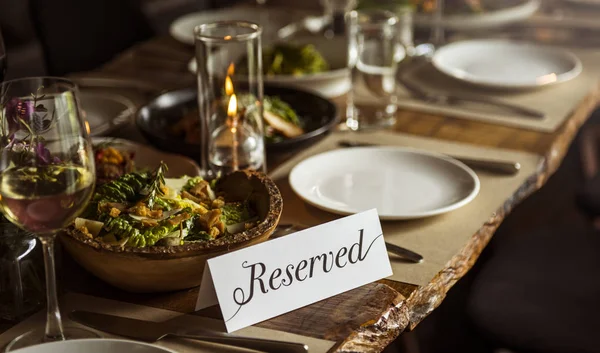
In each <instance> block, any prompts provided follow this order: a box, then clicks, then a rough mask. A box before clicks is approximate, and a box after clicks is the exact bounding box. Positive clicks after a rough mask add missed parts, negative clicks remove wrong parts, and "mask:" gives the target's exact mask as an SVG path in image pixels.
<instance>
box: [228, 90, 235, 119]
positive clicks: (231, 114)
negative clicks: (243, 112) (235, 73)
mask: <svg viewBox="0 0 600 353" xmlns="http://www.w3.org/2000/svg"><path fill="white" fill-rule="evenodd" d="M236 115H237V98H236V96H235V94H232V95H231V98H229V106H228V107H227V116H229V117H232V118H233V117H235V116H236Z"/></svg>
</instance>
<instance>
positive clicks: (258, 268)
mask: <svg viewBox="0 0 600 353" xmlns="http://www.w3.org/2000/svg"><path fill="white" fill-rule="evenodd" d="M364 233H365V232H364V229H359V230H358V241H357V242H355V243H353V244H351V245H350V247H347V246H342V247H341V248H339V249H337V250H336V251H328V252H324V253H322V254H318V255H314V256H312V257H310V258H307V259H302V260H300V261H298V262H297V263H292V264H287V265H284V266H281V267H279V266H275V268H273V269H270V268H268V267H267V265H266V264H264V263H262V262H256V263H253V264H249V263H248V261H244V262H242V265H241V266H242V267H243V268H244V269H248V270H249V276H248V278H249V281H248V282H247V283H248V284H247V286H246V287H243V288H242V287H237V288H236V289H235V290H234V291H233V301H234V302H235V303H236V304H237V305H238V306H239V307H238V309H237V311H236V312H235V314H233V316H232V317H231V318H229V319H228V320H227V321H229V320H231V319H232V318H233V317H235V316H236V315H237V313H238V312H239V311H240V309H241V308H242V307H243V306H244V305H246V304H248V303H250V302H251V301H252V299H253V298H254V297H255V295H256V293H258V291H260V292H261V293H262V294H267V293H268V292H269V290H271V291H277V290H280V289H281V288H284V287H289V286H292V285H293V284H294V283H299V282H304V281H307V280H310V279H311V278H313V277H314V276H316V275H318V274H319V273H321V274H328V273H330V272H332V271H334V272H335V270H336V269H342V268H345V267H346V266H347V265H353V264H356V263H359V262H362V261H364V260H365V259H366V258H367V256H368V254H369V251H370V250H371V247H372V246H373V244H374V243H375V241H376V240H377V239H379V237H381V236H382V235H383V234H379V235H377V236H376V237H375V238H374V239H372V240H371V241H370V243H368V246H365V245H366V244H365V239H364V238H365V234H364Z"/></svg>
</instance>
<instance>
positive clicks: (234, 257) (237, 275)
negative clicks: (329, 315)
mask: <svg viewBox="0 0 600 353" xmlns="http://www.w3.org/2000/svg"><path fill="white" fill-rule="evenodd" d="M391 275H392V267H391V265H390V261H389V258H388V255H387V250H386V247H385V242H384V240H383V232H382V230H381V223H380V222H379V216H378V215H377V210H375V209H373V210H370V211H366V212H362V213H358V214H355V215H352V216H348V217H345V218H342V219H338V220H335V221H333V222H329V223H325V224H322V225H320V226H317V227H313V228H309V229H306V230H303V231H300V232H297V233H294V234H290V235H288V236H285V237H282V238H278V239H274V240H272V241H267V242H264V243H261V244H258V245H254V246H251V247H248V248H245V249H241V250H238V251H235V252H231V253H228V254H225V255H222V256H219V257H215V258H212V259H210V260H208V263H207V266H206V267H205V270H204V276H203V278H202V284H201V286H200V293H199V295H198V301H197V303H196V310H200V309H203V308H206V307H209V306H212V305H215V304H217V303H218V304H220V306H221V313H222V314H223V318H224V319H225V325H226V326H227V331H228V332H232V331H236V330H239V329H241V328H244V327H246V326H250V325H253V324H255V323H257V322H261V321H264V320H267V319H270V318H272V317H275V316H278V315H281V314H283V313H286V312H289V311H292V310H295V309H298V308H301V307H303V306H306V305H309V304H312V303H314V302H317V301H319V300H323V299H325V298H328V297H331V296H334V295H336V294H339V293H342V292H346V291H348V290H350V289H353V288H356V287H360V286H362V285H364V284H367V283H371V282H374V281H376V280H379V279H381V278H385V277H388V276H391Z"/></svg>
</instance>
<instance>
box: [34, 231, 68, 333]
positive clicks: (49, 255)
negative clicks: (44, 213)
mask: <svg viewBox="0 0 600 353" xmlns="http://www.w3.org/2000/svg"><path fill="white" fill-rule="evenodd" d="M54 238H55V237H54V235H52V236H44V237H40V241H41V242H42V248H43V250H44V265H45V267H46V308H47V311H46V334H45V337H44V341H45V342H51V341H61V340H64V339H65V335H64V333H63V326H62V320H61V317H60V310H59V309H58V296H57V293H56V272H55V270H54Z"/></svg>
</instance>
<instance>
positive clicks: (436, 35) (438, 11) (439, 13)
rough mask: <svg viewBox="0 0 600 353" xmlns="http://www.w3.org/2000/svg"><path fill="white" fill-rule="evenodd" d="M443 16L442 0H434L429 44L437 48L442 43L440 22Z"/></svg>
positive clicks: (441, 24) (442, 30) (443, 40)
mask: <svg viewBox="0 0 600 353" xmlns="http://www.w3.org/2000/svg"><path fill="white" fill-rule="evenodd" d="M443 16H444V0H435V12H434V13H433V28H432V31H431V44H433V46H434V47H435V49H438V48H439V47H441V46H442V45H444V42H445V41H446V39H445V33H444V25H443V23H442V20H443Z"/></svg>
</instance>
